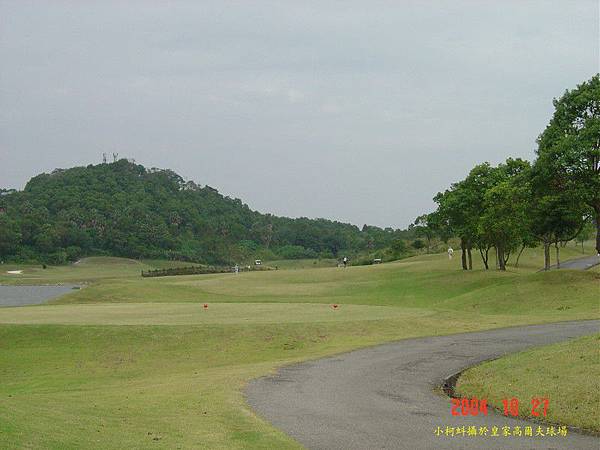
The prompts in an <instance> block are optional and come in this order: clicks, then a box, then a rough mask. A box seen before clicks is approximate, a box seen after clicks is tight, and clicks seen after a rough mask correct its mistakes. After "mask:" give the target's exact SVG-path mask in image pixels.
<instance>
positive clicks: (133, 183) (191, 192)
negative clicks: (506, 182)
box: [0, 159, 406, 265]
mask: <svg viewBox="0 0 600 450" xmlns="http://www.w3.org/2000/svg"><path fill="white" fill-rule="evenodd" d="M405 233H406V231H401V230H393V229H391V228H386V229H382V228H379V227H375V226H367V225H365V226H363V227H362V228H359V227H357V226H355V225H351V224H347V223H341V222H337V221H331V220H326V219H308V218H298V219H292V218H287V217H278V216H274V215H271V214H261V213H259V212H256V211H253V210H251V209H250V208H249V207H248V206H247V205H246V204H244V203H242V201H241V200H239V199H235V198H229V197H226V196H223V195H222V194H220V193H219V192H218V191H217V190H216V189H214V188H212V187H210V186H199V185H197V184H196V183H194V182H193V181H185V180H184V179H183V178H182V177H180V176H179V175H177V174H176V173H175V172H173V171H171V170H165V169H147V168H145V167H143V166H141V165H139V164H134V163H132V162H129V161H127V160H125V159H121V160H119V161H116V162H113V163H110V164H106V163H104V164H98V165H89V166H87V167H74V168H71V169H57V170H55V171H53V172H52V173H49V174H47V173H44V174H41V175H38V176H36V177H34V178H32V179H31V180H30V181H29V182H28V183H27V185H26V186H25V188H24V189H23V190H22V191H16V190H7V189H4V190H0V261H9V260H15V261H17V260H18V261H39V262H48V263H64V262H67V261H73V260H77V259H78V258H80V257H82V256H89V255H113V256H123V257H130V258H142V257H143V258H164V259H173V260H181V261H192V262H202V263H206V264H213V265H219V264H223V265H225V264H234V263H236V262H238V263H239V262H242V261H245V260H250V259H254V258H262V259H275V258H282V259H294V258H317V257H322V258H335V257H338V256H339V255H341V254H342V253H343V254H356V253H358V252H363V251H364V252H367V251H375V250H377V249H383V248H387V247H389V246H390V245H391V244H392V243H394V242H396V241H398V240H400V239H401V238H402V236H403V235H404V234H405Z"/></svg>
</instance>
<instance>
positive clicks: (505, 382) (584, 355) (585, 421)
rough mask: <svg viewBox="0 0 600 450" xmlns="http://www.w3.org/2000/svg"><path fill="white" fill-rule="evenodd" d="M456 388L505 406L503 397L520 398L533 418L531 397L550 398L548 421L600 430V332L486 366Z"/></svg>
mask: <svg viewBox="0 0 600 450" xmlns="http://www.w3.org/2000/svg"><path fill="white" fill-rule="evenodd" d="M456 391H457V393H458V394H460V395H461V396H464V397H478V398H487V399H488V401H489V403H490V404H491V405H494V406H495V407H496V408H498V409H500V410H503V404H502V399H504V398H508V399H510V398H511V397H515V398H518V399H519V402H520V407H519V414H520V415H521V416H523V417H531V403H530V402H531V398H532V397H538V398H547V399H549V401H550V403H549V407H548V411H547V417H546V420H547V421H548V422H551V423H556V424H560V425H562V424H569V425H572V426H576V427H579V428H583V429H585V430H589V431H592V432H595V433H600V335H595V336H586V337H584V338H580V339H577V340H575V341H571V342H563V343H559V344H554V345H549V346H545V347H540V348H536V349H534V350H529V351H525V352H522V353H517V354H514V355H509V356H506V357H504V358H500V359H498V360H495V361H491V362H488V363H484V364H481V365H480V366H477V367H474V368H472V369H469V370H467V371H466V372H464V373H463V374H462V375H461V377H460V378H459V379H458V384H457V387H456ZM538 409H539V410H540V411H541V410H542V408H538Z"/></svg>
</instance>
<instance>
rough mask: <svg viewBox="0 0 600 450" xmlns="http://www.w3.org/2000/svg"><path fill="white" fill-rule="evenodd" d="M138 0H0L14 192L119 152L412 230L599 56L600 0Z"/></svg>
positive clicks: (532, 124)
mask: <svg viewBox="0 0 600 450" xmlns="http://www.w3.org/2000/svg"><path fill="white" fill-rule="evenodd" d="M123 3H125V2H114V3H113V2H109V1H97V2H92V1H85V2H82V1H73V2H58V1H38V2H27V1H23V0H18V1H14V2H7V1H1V0H0V64H1V66H0V187H13V188H22V187H23V186H24V184H25V183H26V181H27V180H28V179H29V178H30V177H32V176H34V175H36V174H38V173H41V172H49V171H51V170H53V169H54V168H56V167H61V168H66V167H71V166H74V165H86V164H90V163H94V164H95V163H99V162H101V160H102V153H103V152H106V153H108V154H112V152H118V153H119V155H120V156H122V157H127V158H134V159H135V160H136V162H139V163H141V164H144V165H145V166H148V167H161V168H171V169H173V170H175V171H176V172H178V173H179V174H181V175H182V176H183V177H184V178H186V179H191V180H194V181H196V182H198V183H200V184H208V185H210V186H213V187H215V188H217V189H219V191H221V192H223V193H225V194H227V195H231V196H234V197H239V198H241V199H242V200H243V201H244V202H246V203H248V204H249V205H250V207H252V208H253V209H258V210H260V211H263V212H272V213H275V214H280V215H288V216H308V217H327V218H331V219H339V220H343V221H349V222H352V223H355V224H357V225H359V226H360V225H362V224H363V223H369V224H375V225H380V226H394V227H405V226H407V225H408V224H409V223H410V222H412V221H413V220H414V218H415V217H416V216H417V215H419V214H421V213H423V212H428V211H429V210H431V208H432V207H433V203H432V200H431V198H432V197H433V195H434V194H435V193H436V192H438V191H440V190H444V189H445V188H446V187H447V186H448V185H449V184H450V183H451V182H453V181H457V180H459V179H460V178H462V177H464V176H465V175H466V173H467V172H468V171H469V170H470V168H471V167H472V166H473V165H475V164H477V163H480V162H483V161H490V162H492V163H497V162H500V161H502V160H504V159H505V158H506V157H508V156H520V157H523V158H529V159H531V158H532V157H533V155H534V150H535V139H536V137H537V135H538V134H539V133H540V132H541V131H542V130H543V128H544V126H545V125H546V123H547V122H548V120H549V118H550V116H551V114H552V98H553V97H555V96H559V95H560V94H561V93H562V92H563V91H564V90H565V89H566V88H571V87H574V86H575V85H576V84H578V83H580V82H582V81H584V80H586V79H589V78H590V77H591V76H592V75H593V74H594V73H596V72H598V70H599V25H598V24H599V20H600V17H599V2H598V0H591V1H585V0H562V1H524V0H517V1H513V2H509V1H506V0H498V1H495V2H492V1H480V0H476V1H458V0H448V1H423V0H419V1H414V2H409V1H399V0H398V1H390V2H373V1H361V2H354V1H340V2H328V1H325V0H318V1H314V2H313V1H304V0H303V1H295V2H292V1H281V0H278V1H243V2H241V1H240V2H231V1H224V0H217V1H195V2H175V1H173V2H167V1H160V2H158V1H157V2H150V1H143V2H141V1H140V2H127V5H124V4H123Z"/></svg>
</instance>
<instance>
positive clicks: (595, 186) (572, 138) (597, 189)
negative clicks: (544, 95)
mask: <svg viewBox="0 0 600 450" xmlns="http://www.w3.org/2000/svg"><path fill="white" fill-rule="evenodd" d="M554 109H555V111H554V115H553V116H552V119H551V120H550V123H549V124H548V126H547V127H546V129H545V130H544V132H543V133H542V134H541V135H540V137H539V138H538V144H539V148H538V156H539V157H540V158H545V159H546V161H552V164H551V167H553V168H554V169H555V173H554V177H555V179H556V183H557V184H560V185H562V186H563V187H565V186H566V187H570V186H573V187H574V189H573V191H576V192H577V193H578V195H580V196H581V198H582V199H583V200H584V201H585V203H586V204H587V205H588V206H589V207H590V208H592V210H593V211H594V216H595V222H596V251H597V252H598V253H599V254H600V75H599V74H596V75H594V76H593V77H592V78H591V79H590V80H588V81H586V82H584V83H582V84H580V85H579V86H577V87H576V88H575V89H573V90H570V91H569V90H567V91H566V92H565V93H564V94H563V96H562V97H560V98H559V99H555V100H554ZM569 185H570V186H569Z"/></svg>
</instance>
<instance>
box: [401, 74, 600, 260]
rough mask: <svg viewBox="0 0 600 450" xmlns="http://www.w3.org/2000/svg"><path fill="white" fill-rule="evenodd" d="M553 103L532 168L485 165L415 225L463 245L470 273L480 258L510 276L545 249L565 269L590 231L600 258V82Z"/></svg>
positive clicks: (516, 162) (512, 163)
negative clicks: (569, 250) (529, 254)
mask: <svg viewBox="0 0 600 450" xmlns="http://www.w3.org/2000/svg"><path fill="white" fill-rule="evenodd" d="M553 104H554V114H553V116H552V118H551V120H550V122H549V124H548V125H547V127H546V128H545V130H544V131H543V132H542V133H541V134H540V136H539V137H538V139H537V149H536V158H535V160H534V161H533V162H532V163H530V162H529V161H525V160H523V159H520V158H515V159H513V158H509V159H507V160H506V161H505V162H504V163H502V164H498V165H497V166H492V165H490V164H489V163H483V164H479V165H477V166H475V167H474V168H473V169H472V170H471V171H470V172H469V174H468V175H467V177H466V178H465V179H464V180H461V181H459V182H457V183H454V184H452V185H451V187H450V188H449V189H447V190H446V191H444V192H440V193H438V194H437V195H436V196H435V197H434V201H435V202H436V204H437V209H436V210H435V211H434V212H432V213H430V214H426V215H423V216H421V217H419V218H418V219H417V220H416V221H415V224H414V225H413V226H414V227H416V228H417V229H419V230H421V233H424V234H426V235H437V236H439V237H440V238H442V239H443V240H444V241H447V240H448V239H449V238H450V237H456V238H458V239H459V240H460V247H461V264H462V268H463V269H465V270H470V269H472V267H473V255H472V253H473V252H474V251H476V252H478V253H479V255H480V257H481V259H482V261H483V264H484V266H485V268H486V269H488V268H489V267H490V265H491V264H494V265H495V266H496V267H497V268H498V269H500V270H506V264H507V262H508V260H509V258H510V257H511V256H513V255H515V260H516V264H518V259H519V256H520V255H521V253H522V252H523V250H524V249H525V248H527V247H535V246H537V245H540V244H542V245H543V247H544V268H545V269H546V270H548V269H549V268H550V254H551V247H552V246H554V248H555V251H556V259H557V263H558V264H560V257H559V255H560V253H559V252H560V245H561V243H564V242H567V241H570V240H572V239H574V238H576V237H580V238H582V237H585V236H586V235H587V233H588V232H589V229H590V228H591V227H594V228H595V233H596V251H597V252H598V254H600V77H599V75H598V74H596V75H595V76H593V77H592V78H591V79H590V80H588V81H585V82H583V83H581V84H580V85H578V86H577V87H576V88H575V89H572V90H567V91H566V92H565V93H564V94H563V95H562V96H561V97H560V98H558V99H554V102H553ZM491 249H495V251H494V252H493V255H494V261H493V262H492V261H490V250H491Z"/></svg>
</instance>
